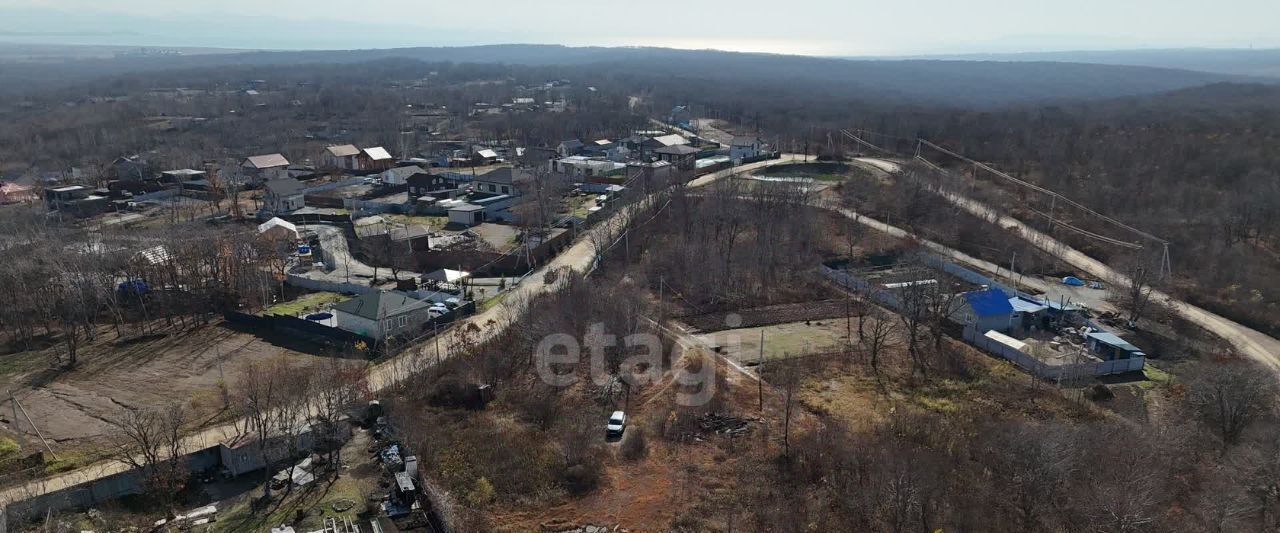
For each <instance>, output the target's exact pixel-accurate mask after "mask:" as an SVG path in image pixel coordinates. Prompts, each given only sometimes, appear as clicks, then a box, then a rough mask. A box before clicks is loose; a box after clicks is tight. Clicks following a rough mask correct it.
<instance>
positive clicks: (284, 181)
mask: <svg viewBox="0 0 1280 533" xmlns="http://www.w3.org/2000/svg"><path fill="white" fill-rule="evenodd" d="M266 188H267V190H268V191H270V192H271V193H272V194H275V195H277V196H293V195H295V194H302V192H303V190H304V189H306V187H304V186H303V185H302V182H300V181H298V180H295V179H293V178H280V179H274V180H271V181H268V182H267V184H266Z"/></svg>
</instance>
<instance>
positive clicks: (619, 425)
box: [605, 411, 627, 437]
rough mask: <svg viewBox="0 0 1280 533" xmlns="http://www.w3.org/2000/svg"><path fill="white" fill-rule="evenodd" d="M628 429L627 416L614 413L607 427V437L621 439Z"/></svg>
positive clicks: (619, 412) (610, 416) (618, 412)
mask: <svg viewBox="0 0 1280 533" xmlns="http://www.w3.org/2000/svg"><path fill="white" fill-rule="evenodd" d="M626 429H627V414H626V413H623V412H622V411H614V412H613V414H612V415H609V424H608V425H607V426H605V436H606V437H621V436H622V432H623V431H626Z"/></svg>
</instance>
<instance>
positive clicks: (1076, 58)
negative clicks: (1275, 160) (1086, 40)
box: [850, 48, 1280, 78]
mask: <svg viewBox="0 0 1280 533" xmlns="http://www.w3.org/2000/svg"><path fill="white" fill-rule="evenodd" d="M850 59H859V58H850ZM861 59H865V58H861ZM889 59H942V60H966V61H1054V62H1068V63H1090V64H1096V65H1131V66H1142V67H1157V68H1171V69H1183V70H1195V71H1200V72H1217V73H1220V74H1235V75H1242V76H1259V77H1271V78H1280V48H1273V49H1261V50H1253V49H1207V48H1184V49H1155V50H1089V51H1064V52H1023V53H1012V54H955V55H933V56H917V57H911V58H906V57H897V58H889Z"/></svg>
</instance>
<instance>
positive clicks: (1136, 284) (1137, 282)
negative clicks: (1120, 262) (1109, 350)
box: [1119, 257, 1156, 327]
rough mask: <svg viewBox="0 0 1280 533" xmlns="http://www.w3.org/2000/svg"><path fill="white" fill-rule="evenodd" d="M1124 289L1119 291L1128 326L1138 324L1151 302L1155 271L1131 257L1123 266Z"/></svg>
mask: <svg viewBox="0 0 1280 533" xmlns="http://www.w3.org/2000/svg"><path fill="white" fill-rule="evenodd" d="M1124 272H1125V277H1126V279H1125V283H1124V285H1123V287H1124V291H1123V292H1122V293H1120V295H1119V297H1120V299H1121V302H1120V304H1121V308H1123V309H1124V311H1125V314H1126V320H1127V321H1128V323H1129V327H1134V326H1136V325H1137V324H1138V320H1140V319H1141V318H1142V317H1144V316H1146V312H1147V308H1148V306H1149V304H1150V303H1151V292H1152V290H1153V287H1152V285H1153V284H1154V283H1155V280H1156V273H1154V272H1152V271H1151V269H1150V268H1148V267H1147V265H1146V264H1145V263H1143V262H1142V261H1141V260H1140V259H1137V258H1136V257H1135V258H1131V259H1130V260H1129V261H1128V265H1127V267H1126V268H1125V271H1124Z"/></svg>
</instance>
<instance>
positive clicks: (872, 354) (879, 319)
mask: <svg viewBox="0 0 1280 533" xmlns="http://www.w3.org/2000/svg"><path fill="white" fill-rule="evenodd" d="M868 315H869V316H868ZM863 316H866V319H864V318H863V317H859V318H858V344H859V346H860V347H861V348H862V352H863V353H864V354H866V356H867V362H868V363H869V364H870V365H871V371H872V372H873V373H875V374H876V375H877V376H879V374H880V355H881V354H882V353H883V352H884V350H885V349H886V348H888V347H890V346H891V345H892V343H893V342H894V338H895V337H896V336H897V333H898V322H897V321H896V320H894V319H893V318H891V317H888V316H885V314H884V313H882V312H871V311H868V312H867V313H863Z"/></svg>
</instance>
